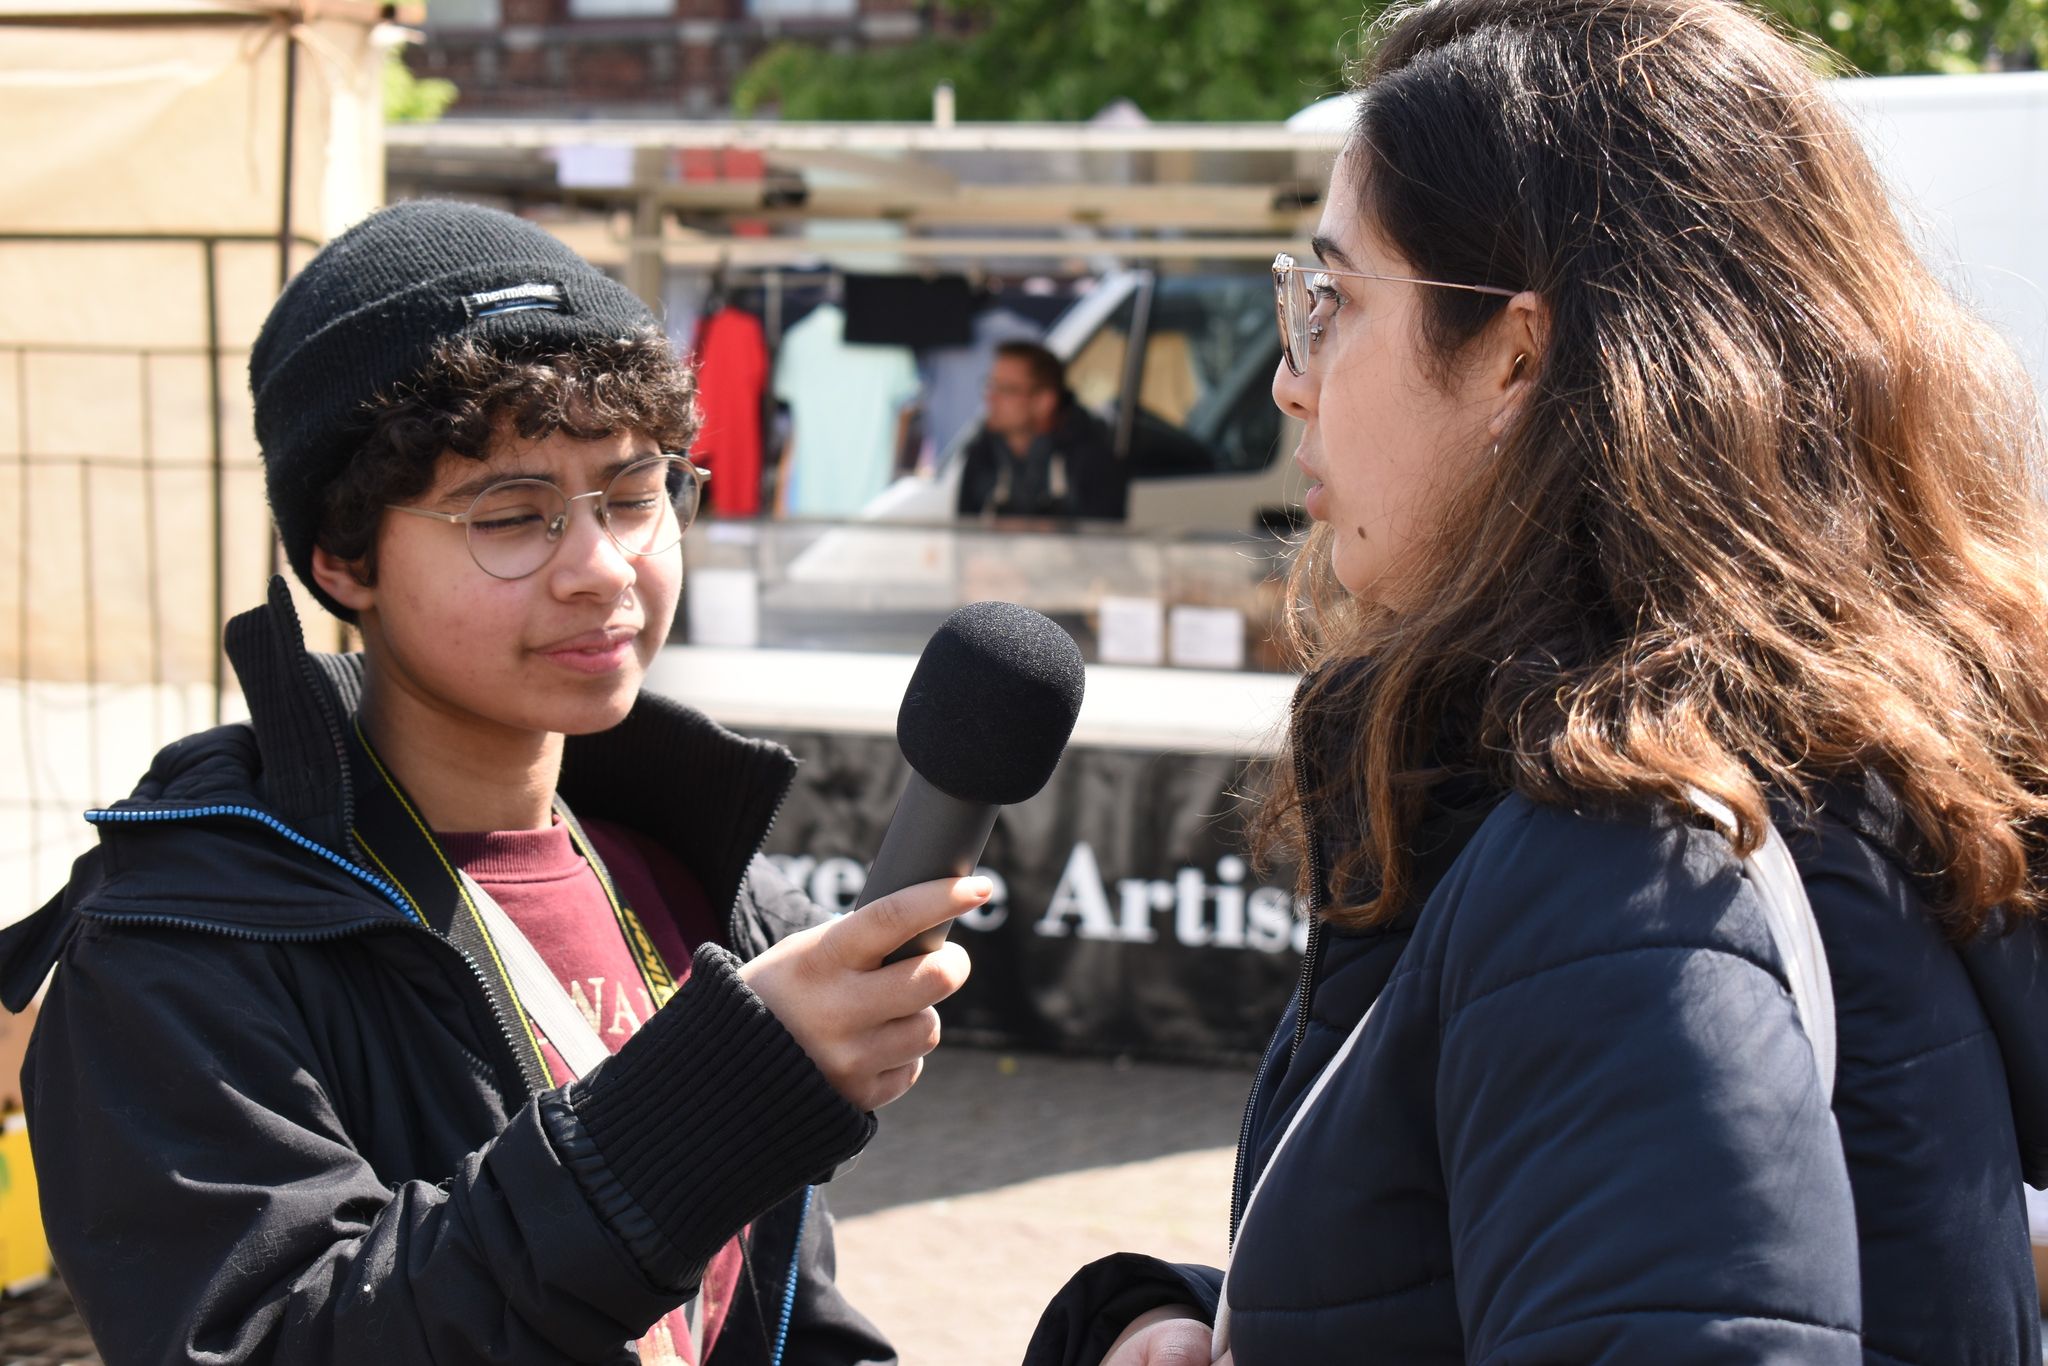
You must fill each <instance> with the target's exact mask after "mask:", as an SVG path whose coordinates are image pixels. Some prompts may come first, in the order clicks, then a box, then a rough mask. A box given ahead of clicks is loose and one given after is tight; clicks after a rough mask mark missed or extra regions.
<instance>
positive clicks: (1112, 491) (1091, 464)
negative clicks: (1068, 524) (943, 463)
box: [957, 398, 1130, 521]
mask: <svg viewBox="0 0 2048 1366" xmlns="http://www.w3.org/2000/svg"><path fill="white" fill-rule="evenodd" d="M960 458H961V459H962V460H964V461H965V462H966V464H965V465H964V467H963V468H962V469H961V471H960V493H959V500H958V506H957V510H958V512H959V513H960V515H961V516H963V517H973V516H978V515H979V514H981V513H983V512H993V513H995V514H996V515H997V516H1002V517H1093V518H1102V519H1105V520H1115V521H1121V520H1123V516H1124V510H1125V503H1126V500H1127V498H1128V496H1129V490H1130V481H1129V479H1128V478H1126V477H1125V474H1124V470H1123V462H1122V461H1120V460H1118V459H1117V458H1116V451H1115V445H1114V442H1113V441H1112V440H1111V438H1110V434H1109V428H1108V427H1107V426H1105V425H1104V424H1103V422H1102V420H1101V419H1100V418H1098V417H1096V416H1095V414H1093V413H1091V412H1089V411H1088V410H1087V409H1086V408H1083V407H1082V406H1081V405H1080V404H1078V403H1075V402H1074V401H1073V400H1072V399H1071V398H1069V399H1067V400H1066V401H1064V402H1062V403H1061V405H1060V409H1059V413H1058V416H1056V417H1055V418H1054V419H1053V428H1052V430H1051V431H1049V432H1046V433H1045V434H1043V435H1042V436H1038V437H1035V438H1033V440H1032V442H1031V444H1030V445H1029V446H1028V447H1026V448H1025V450H1024V454H1022V455H1021V456H1020V455H1018V454H1017V453H1016V452H1015V451H1013V450H1012V449H1011V448H1010V443H1009V440H1008V438H1006V437H1003V436H999V435H997V434H996V433H995V432H992V431H990V430H988V428H986V427H983V428H982V429H981V430H980V431H978V432H976V433H975V434H974V436H973V437H972V438H971V439H970V440H969V441H968V443H967V448H966V450H964V451H963V452H961V457H960ZM1006 469H1007V472H1008V474H1009V479H1008V481H1007V483H1006V482H1005V481H1004V478H1003V475H1004V473H1005V470H1006Z"/></svg>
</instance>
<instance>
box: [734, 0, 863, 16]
mask: <svg viewBox="0 0 2048 1366" xmlns="http://www.w3.org/2000/svg"><path fill="white" fill-rule="evenodd" d="M747 13H748V14H751V15H752V16H753V17H754V18H756V19H851V18H852V17H853V16H854V15H856V14H858V13H860V0H747Z"/></svg>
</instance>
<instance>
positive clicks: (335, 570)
mask: <svg viewBox="0 0 2048 1366" xmlns="http://www.w3.org/2000/svg"><path fill="white" fill-rule="evenodd" d="M368 578H369V576H368V575H367V574H366V573H365V572H364V565H363V562H362V561H361V560H353V561H351V560H344V559H342V558H341V557H340V556H339V555H336V554H335V553H334V552H333V551H331V550H329V549H328V548H327V547H326V546H323V545H318V544H316V545H315V546H314V547H313V582H315V583H317V584H319V585H320V591H321V592H323V593H325V594H326V595H327V596H328V597H330V598H333V599H334V600H335V601H336V602H338V603H340V604H341V605H342V606H343V607H346V608H348V610H349V611H351V612H358V613H360V612H362V611H363V610H364V609H366V608H368V607H371V606H374V605H375V604H376V601H377V592H376V589H375V588H374V587H373V586H372V585H371V584H370V583H369V582H368Z"/></svg>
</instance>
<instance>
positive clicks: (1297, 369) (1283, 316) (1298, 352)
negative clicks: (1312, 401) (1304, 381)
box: [1273, 258, 1315, 375]
mask: <svg viewBox="0 0 2048 1366" xmlns="http://www.w3.org/2000/svg"><path fill="white" fill-rule="evenodd" d="M1310 273H1311V272H1309V271H1308V270H1306V269H1304V268H1303V267H1301V266H1299V265H1297V264H1295V263H1294V261H1293V260H1292V259H1291V258H1290V259H1288V261H1287V263H1286V264H1285V265H1275V266H1274V267H1273V302H1274V308H1275V311H1276V312H1277V313H1278V314H1279V319H1280V354H1281V356H1282V357H1283V358H1284V359H1285V360H1286V361H1287V368H1288V369H1289V370H1292V371H1293V372H1294V373H1295V374H1297V375H1305V374H1307V373H1308V357H1309V350H1310V343H1311V341H1313V340H1314V338H1312V337H1311V335H1310V327H1311V325H1312V322H1313V315H1314V312H1315V304H1314V301H1313V300H1312V299H1311V298H1310V294H1309V275H1310Z"/></svg>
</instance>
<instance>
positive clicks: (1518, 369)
mask: <svg viewBox="0 0 2048 1366" xmlns="http://www.w3.org/2000/svg"><path fill="white" fill-rule="evenodd" d="M1528 363H1529V353H1528V352H1527V351H1517V352H1516V353H1515V363H1514V364H1513V365H1511V366H1509V367H1508V378H1509V379H1520V378H1521V377H1522V367H1523V366H1525V365H1527V364H1528Z"/></svg>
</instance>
